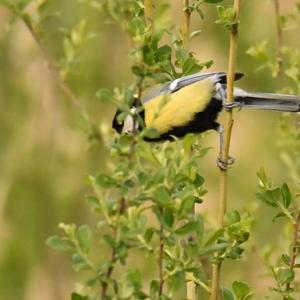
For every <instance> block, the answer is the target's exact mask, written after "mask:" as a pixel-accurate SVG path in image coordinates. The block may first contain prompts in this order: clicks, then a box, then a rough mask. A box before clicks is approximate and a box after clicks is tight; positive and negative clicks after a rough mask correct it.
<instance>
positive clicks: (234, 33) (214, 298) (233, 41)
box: [210, 0, 241, 300]
mask: <svg viewBox="0 0 300 300" xmlns="http://www.w3.org/2000/svg"><path fill="white" fill-rule="evenodd" d="M240 6H241V2H240V0H234V9H235V14H236V16H235V18H236V19H235V25H234V26H233V28H232V30H231V35H230V50H229V63H228V72H227V103H228V104H230V103H232V102H233V100H234V99H233V97H234V95H233V89H234V77H235V75H234V74H235V66H236V60H237V48H238V26H239V18H240ZM232 126H233V116H232V111H231V110H227V111H226V119H225V127H224V147H223V149H221V150H222V151H221V160H222V161H223V162H224V163H225V165H227V164H228V159H229V148H230V139H231V132H232ZM226 205H227V170H226V168H225V169H222V168H220V199H219V208H218V226H219V228H223V226H224V215H225V213H226ZM220 271H221V263H216V264H214V265H213V274H212V285H211V298H210V299H211V300H218V299H219V295H218V294H219V286H220Z"/></svg>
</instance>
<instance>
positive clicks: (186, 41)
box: [182, 0, 191, 51]
mask: <svg viewBox="0 0 300 300" xmlns="http://www.w3.org/2000/svg"><path fill="white" fill-rule="evenodd" d="M182 6H183V13H184V19H183V28H182V34H183V47H184V49H185V50H186V51H189V48H190V23H191V22H190V21H191V11H190V9H189V0H182Z"/></svg>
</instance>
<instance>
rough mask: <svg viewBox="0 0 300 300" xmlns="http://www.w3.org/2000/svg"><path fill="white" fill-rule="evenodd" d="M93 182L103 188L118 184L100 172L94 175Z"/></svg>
mask: <svg viewBox="0 0 300 300" xmlns="http://www.w3.org/2000/svg"><path fill="white" fill-rule="evenodd" d="M95 182H96V184H97V185H99V186H101V187H104V188H111V187H116V186H118V183H117V182H116V181H115V180H114V179H113V178H112V177H110V176H108V175H105V174H100V175H97V176H96V177H95Z"/></svg>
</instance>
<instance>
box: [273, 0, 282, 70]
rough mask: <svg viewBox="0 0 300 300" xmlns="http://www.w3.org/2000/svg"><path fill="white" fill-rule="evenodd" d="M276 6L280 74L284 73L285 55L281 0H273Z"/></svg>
mask: <svg viewBox="0 0 300 300" xmlns="http://www.w3.org/2000/svg"><path fill="white" fill-rule="evenodd" d="M273 3H274V8H275V18H276V29H277V63H278V68H279V75H282V73H283V57H282V46H283V33H282V26H281V23H280V4H279V0H273Z"/></svg>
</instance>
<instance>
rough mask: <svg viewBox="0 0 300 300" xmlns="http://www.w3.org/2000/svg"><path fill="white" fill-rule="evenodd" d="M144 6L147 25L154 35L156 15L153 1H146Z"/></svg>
mask: <svg viewBox="0 0 300 300" xmlns="http://www.w3.org/2000/svg"><path fill="white" fill-rule="evenodd" d="M144 6H145V18H146V22H147V25H148V26H150V27H151V30H152V34H154V13H153V2H152V0H144Z"/></svg>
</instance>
